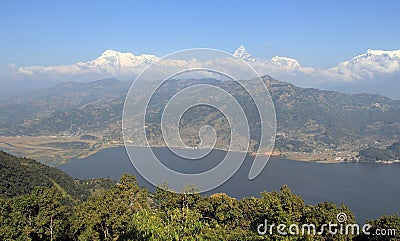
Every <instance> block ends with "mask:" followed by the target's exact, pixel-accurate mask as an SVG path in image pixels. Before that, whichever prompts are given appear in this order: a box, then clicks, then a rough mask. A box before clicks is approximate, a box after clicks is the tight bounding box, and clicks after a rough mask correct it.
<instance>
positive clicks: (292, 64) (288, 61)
mask: <svg viewBox="0 0 400 241" xmlns="http://www.w3.org/2000/svg"><path fill="white" fill-rule="evenodd" d="M271 63H272V64H274V65H277V66H280V67H284V68H286V69H288V70H291V71H292V70H296V69H300V68H301V66H300V63H299V61H297V60H295V59H292V58H288V57H280V56H275V57H273V58H272V59H271Z"/></svg>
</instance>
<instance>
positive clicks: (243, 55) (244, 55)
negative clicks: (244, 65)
mask: <svg viewBox="0 0 400 241" xmlns="http://www.w3.org/2000/svg"><path fill="white" fill-rule="evenodd" d="M233 56H235V57H237V58H240V59H243V60H244V61H246V62H249V63H253V62H255V61H256V59H255V58H254V57H253V56H251V54H249V52H247V50H246V48H245V47H244V46H243V45H240V46H239V48H238V49H236V51H235V52H234V53H233Z"/></svg>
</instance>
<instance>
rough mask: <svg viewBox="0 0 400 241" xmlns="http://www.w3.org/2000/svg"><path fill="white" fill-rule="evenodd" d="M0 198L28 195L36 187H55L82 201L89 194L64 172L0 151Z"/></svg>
mask: <svg viewBox="0 0 400 241" xmlns="http://www.w3.org/2000/svg"><path fill="white" fill-rule="evenodd" d="M0 176H1V178H0V196H3V197H13V196H17V195H23V194H29V193H31V192H32V190H33V188H34V187H36V186H44V187H53V186H55V187H57V188H59V189H61V191H63V192H65V193H66V194H67V195H69V196H71V197H72V198H74V199H78V200H84V199H86V198H87V197H88V196H89V194H90V193H89V192H88V191H86V190H85V189H83V187H82V186H80V185H78V184H77V183H76V182H75V181H74V179H73V178H72V177H70V176H68V175H67V174H65V173H64V172H62V171H60V170H58V169H56V168H53V167H48V166H46V165H44V164H41V163H39V162H37V161H35V160H32V159H29V158H22V157H15V156H12V155H10V154H7V153H5V152H3V151H0Z"/></svg>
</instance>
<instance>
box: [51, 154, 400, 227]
mask: <svg viewBox="0 0 400 241" xmlns="http://www.w3.org/2000/svg"><path fill="white" fill-rule="evenodd" d="M134 148H135V153H137V154H135V155H137V156H138V157H139V158H140V155H141V150H142V149H141V147H134ZM153 150H154V152H155V154H156V155H157V156H158V157H159V158H160V159H162V160H165V161H163V162H164V163H165V164H166V165H167V166H169V167H170V168H172V169H174V170H177V171H184V172H186V173H195V172H199V171H204V170H208V169H210V168H212V167H213V166H215V165H216V164H218V162H219V160H221V158H222V157H224V155H225V152H224V151H219V150H213V151H212V152H211V153H210V154H209V155H207V156H206V157H204V158H203V159H201V160H200V161H201V165H200V161H187V160H184V159H182V158H176V157H175V156H174V154H172V152H171V151H170V150H169V149H168V148H161V147H160V148H153ZM193 151H195V150H193ZM251 164H252V157H250V156H248V157H247V158H246V160H245V162H244V163H243V165H242V166H241V167H240V169H239V171H238V172H237V173H236V174H235V175H234V176H233V177H232V178H231V179H229V180H228V181H227V182H226V183H224V184H223V185H222V186H220V187H218V188H216V189H214V190H212V191H211V192H208V193H206V194H211V193H218V192H224V193H227V194H228V195H229V196H232V197H236V198H242V197H248V196H256V197H258V196H260V192H261V191H263V190H267V191H272V190H279V189H280V187H281V186H282V185H284V184H287V185H288V186H289V188H290V189H291V190H292V192H293V193H295V194H297V195H300V196H301V197H302V198H303V199H304V201H305V202H306V204H313V205H315V204H317V203H320V202H324V201H333V202H335V203H336V204H341V203H344V204H345V205H347V206H349V207H350V209H351V210H352V211H353V212H354V213H355V215H356V218H357V221H358V222H359V223H363V222H364V221H365V219H367V218H368V219H375V218H377V217H380V216H382V215H383V214H394V213H397V214H399V213H400V188H399V184H400V164H391V165H381V164H379V165H378V164H370V163H335V164H324V163H315V162H300V161H292V160H285V159H279V158H272V159H270V161H269V162H268V164H267V166H266V167H265V169H264V170H263V172H262V173H261V174H260V175H259V176H258V177H257V178H256V179H254V180H251V181H250V180H248V178H247V177H248V173H249V170H250V167H251ZM59 168H60V169H61V170H63V171H64V172H66V173H68V174H69V175H71V176H73V177H75V178H80V179H85V178H95V177H111V178H113V179H115V180H118V179H119V178H120V176H121V175H122V174H123V173H130V174H133V175H135V176H136V177H137V180H138V182H139V184H140V185H141V186H145V187H147V188H148V189H149V190H151V191H153V190H154V186H152V185H151V184H150V183H148V182H147V181H146V180H145V179H144V178H142V177H141V176H140V174H139V173H138V172H137V171H136V170H135V169H134V167H133V165H132V163H131V162H130V160H129V158H128V155H127V154H126V151H125V148H124V147H115V148H109V149H105V150H101V151H99V152H98V153H96V154H94V155H92V156H89V157H87V158H84V159H73V160H71V161H70V162H69V163H67V164H64V165H60V166H59Z"/></svg>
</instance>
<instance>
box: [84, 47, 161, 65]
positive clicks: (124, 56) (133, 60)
mask: <svg viewBox="0 0 400 241" xmlns="http://www.w3.org/2000/svg"><path fill="white" fill-rule="evenodd" d="M158 59H159V58H158V57H157V56H155V55H147V54H142V55H139V56H135V55H134V54H133V53H130V52H126V53H123V52H118V51H115V50H106V51H104V52H103V53H102V54H101V55H100V56H99V57H97V58H96V59H95V60H92V61H89V62H88V64H89V65H91V66H104V65H109V66H121V67H136V66H143V65H149V64H151V63H154V62H156V61H157V60H158Z"/></svg>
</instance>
